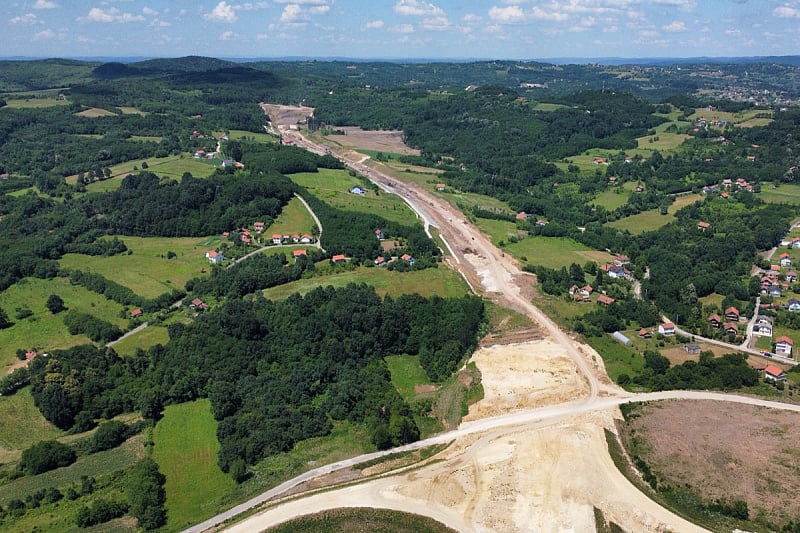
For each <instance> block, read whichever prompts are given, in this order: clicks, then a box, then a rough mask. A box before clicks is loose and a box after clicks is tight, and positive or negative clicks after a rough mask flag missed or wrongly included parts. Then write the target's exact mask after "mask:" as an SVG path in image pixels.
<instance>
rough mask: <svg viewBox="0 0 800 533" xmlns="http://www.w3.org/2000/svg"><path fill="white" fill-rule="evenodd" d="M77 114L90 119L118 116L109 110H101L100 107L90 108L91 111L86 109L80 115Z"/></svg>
mask: <svg viewBox="0 0 800 533" xmlns="http://www.w3.org/2000/svg"><path fill="white" fill-rule="evenodd" d="M75 114H76V115H78V116H81V117H90V118H96V117H114V116H116V113H114V112H112V111H109V110H107V109H101V108H99V107H90V108H89V109H85V110H83V111H81V112H80V113H75Z"/></svg>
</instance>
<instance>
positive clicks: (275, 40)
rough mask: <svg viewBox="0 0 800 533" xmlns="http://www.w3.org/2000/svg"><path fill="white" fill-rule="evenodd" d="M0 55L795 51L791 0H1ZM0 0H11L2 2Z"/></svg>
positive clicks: (796, 20)
mask: <svg viewBox="0 0 800 533" xmlns="http://www.w3.org/2000/svg"><path fill="white" fill-rule="evenodd" d="M4 4H5V5H6V6H7V7H6V10H5V20H4V21H3V24H4V26H5V27H4V28H3V41H2V43H3V44H2V47H0V56H4V57H8V56H32V57H86V56H103V57H130V56H147V57H179V56H184V55H206V56H212V57H242V58H262V57H263V58H269V57H287V56H312V57H321V58H324V57H351V58H453V59H455V58H494V59H537V58H559V57H587V58H592V57H698V56H756V55H793V54H798V53H800V49H799V48H798V46H797V44H796V43H797V42H798V40H797V29H798V26H799V25H800V0H779V1H771V0H527V1H526V0H488V1H484V0H439V1H437V0H433V1H431V2H427V1H423V0H267V1H250V2H241V1H238V0H225V1H219V0H169V1H167V0H149V1H140V0H104V1H101V0H96V1H92V0H25V1H17V0H10V1H9V0H6V2H4ZM9 4H10V5H9Z"/></svg>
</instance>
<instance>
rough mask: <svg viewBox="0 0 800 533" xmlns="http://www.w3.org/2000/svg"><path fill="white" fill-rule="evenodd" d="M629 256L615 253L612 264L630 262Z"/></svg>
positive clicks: (621, 264) (626, 263) (622, 264)
mask: <svg viewBox="0 0 800 533" xmlns="http://www.w3.org/2000/svg"><path fill="white" fill-rule="evenodd" d="M630 262H631V258H630V257H628V256H627V255H616V256H614V264H615V265H617V266H625V265H628V264H630Z"/></svg>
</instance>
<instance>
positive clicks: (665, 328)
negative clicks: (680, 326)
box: [658, 322, 675, 335]
mask: <svg viewBox="0 0 800 533" xmlns="http://www.w3.org/2000/svg"><path fill="white" fill-rule="evenodd" d="M658 332H659V333H661V334H662V335H675V324H673V323H672V322H664V323H663V324H659V325H658Z"/></svg>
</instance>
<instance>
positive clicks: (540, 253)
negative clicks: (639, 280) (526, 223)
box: [505, 237, 611, 268]
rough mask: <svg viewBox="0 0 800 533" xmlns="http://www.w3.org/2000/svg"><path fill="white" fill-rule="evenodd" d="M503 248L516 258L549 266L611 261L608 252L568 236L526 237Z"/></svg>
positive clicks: (556, 266)
mask: <svg viewBox="0 0 800 533" xmlns="http://www.w3.org/2000/svg"><path fill="white" fill-rule="evenodd" d="M505 250H506V251H507V252H508V253H510V254H511V255H513V256H514V257H515V258H517V259H520V260H522V258H523V257H526V258H527V261H528V262H529V263H532V264H535V265H542V266H545V267H549V268H561V267H562V266H565V267H568V266H569V265H570V264H572V263H577V264H579V265H584V264H586V262H588V261H595V262H597V263H598V264H601V265H602V264H605V263H608V262H610V261H611V254H609V253H608V252H601V251H598V250H592V249H591V248H589V247H588V246H584V245H583V244H580V243H578V242H576V241H573V240H572V239H568V238H553V237H526V238H524V239H522V240H521V241H519V242H516V243H511V244H508V245H507V246H506V247H505Z"/></svg>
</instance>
